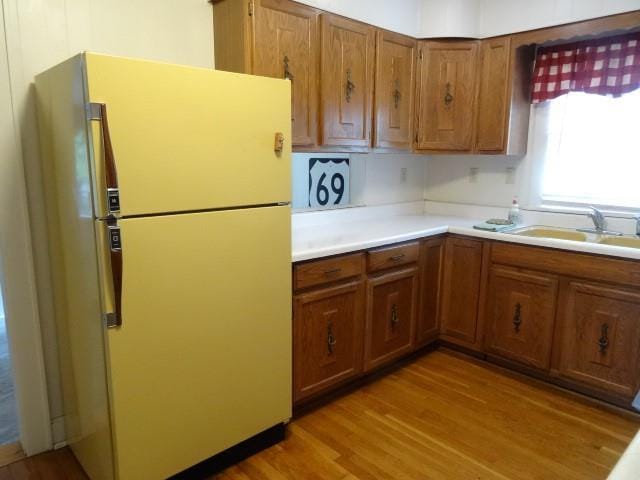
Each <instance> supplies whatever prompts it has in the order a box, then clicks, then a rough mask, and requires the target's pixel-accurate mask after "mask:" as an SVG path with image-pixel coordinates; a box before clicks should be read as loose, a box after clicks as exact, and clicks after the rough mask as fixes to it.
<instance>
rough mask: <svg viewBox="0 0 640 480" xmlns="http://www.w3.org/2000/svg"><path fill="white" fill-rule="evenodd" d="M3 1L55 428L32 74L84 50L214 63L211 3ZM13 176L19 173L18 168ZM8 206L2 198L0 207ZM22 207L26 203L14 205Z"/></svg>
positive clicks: (56, 395) (56, 401) (1, 148)
mask: <svg viewBox="0 0 640 480" xmlns="http://www.w3.org/2000/svg"><path fill="white" fill-rule="evenodd" d="M2 6H3V8H4V12H5V15H6V17H5V23H6V27H7V32H6V34H7V44H8V59H9V70H10V74H11V89H12V102H13V105H12V108H13V113H14V116H15V118H16V120H17V126H18V130H19V132H18V133H19V135H20V140H21V146H22V151H23V158H24V170H25V173H26V178H27V183H28V185H29V189H28V201H29V211H30V216H31V230H32V237H33V243H34V249H33V251H34V252H33V253H34V257H35V268H36V272H37V287H38V293H39V306H40V324H41V328H42V335H43V338H44V354H45V362H46V367H47V381H48V386H49V394H50V398H49V401H50V406H51V414H52V417H53V420H54V425H55V426H57V425H59V424H60V423H61V422H57V421H56V417H58V416H59V415H60V414H61V412H62V405H61V395H60V389H59V382H58V379H59V374H58V361H57V350H56V342H55V325H54V320H53V316H52V315H53V309H52V299H51V296H50V291H51V288H50V287H49V283H48V282H49V265H48V256H47V242H46V234H45V219H44V209H43V198H42V192H41V188H40V185H41V175H40V168H39V154H38V148H39V147H38V141H37V123H36V114H35V108H34V102H33V92H32V82H33V77H34V75H35V74H37V73H39V72H41V71H43V70H45V69H47V68H48V67H51V66H53V65H55V64H56V63H58V62H60V61H62V60H64V59H66V58H68V57H70V56H72V55H74V54H76V53H78V52H80V51H83V50H92V51H96V52H101V53H109V54H114V55H123V56H131V57H141V58H148V59H154V60H159V61H166V62H172V63H180V64H186V65H193V66H200V67H213V22H212V17H211V6H210V5H209V3H207V2H206V1H205V0H29V1H25V0H2ZM10 109H11V106H10V103H6V104H5V103H3V106H2V111H3V113H4V112H7V111H9V110H10ZM3 130H4V129H3ZM8 141H9V140H8V139H6V138H5V137H2V138H0V152H2V159H3V160H4V158H5V156H4V152H5V151H6V149H8V148H10V146H9V145H8V144H7V142H8ZM15 167H16V168H20V170H22V164H21V162H16V165H15ZM19 174H20V177H21V178H24V177H22V172H20V173H19ZM7 205H9V204H7V203H4V202H3V206H7ZM23 206H25V204H24V203H22V204H19V205H16V206H15V207H14V208H16V209H19V208H22V207H23ZM3 226H4V224H3ZM26 245H29V244H28V242H27V243H26ZM7 300H8V299H7ZM7 303H8V301H7ZM7 307H9V305H7ZM61 436H62V432H60V431H57V430H55V431H54V442H55V441H59V440H62V438H61Z"/></svg>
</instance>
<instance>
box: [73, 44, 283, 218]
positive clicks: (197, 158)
mask: <svg viewBox="0 0 640 480" xmlns="http://www.w3.org/2000/svg"><path fill="white" fill-rule="evenodd" d="M84 56H85V68H86V87H85V88H86V96H87V97H88V98H87V101H88V102H90V103H97V104H105V105H106V110H107V112H108V126H109V131H110V137H111V144H112V147H113V156H114V159H115V165H116V169H117V177H118V186H119V193H120V213H121V215H123V216H129V215H146V214H154V213H169V212H184V211H197V210H208V209H214V208H226V207H233V206H252V205H265V204H274V203H278V202H288V201H290V199H291V179H290V175H291V173H290V169H291V163H290V155H291V85H290V82H289V81H286V80H278V79H273V78H265V77H257V76H250V75H240V74H236V73H228V72H221V71H216V70H209V69H203V68H191V67H182V66H176V65H169V64H163V63H155V62H148V61H140V60H131V59H125V58H119V57H111V56H106V55H97V54H92V53H86V54H84ZM100 127H101V125H100V122H99V121H91V122H90V129H91V133H92V134H91V135H90V137H91V139H92V143H93V149H92V152H93V162H92V164H93V166H94V167H93V176H94V184H95V187H96V188H94V199H95V201H94V204H95V215H96V216H97V217H104V216H105V215H106V207H105V196H106V193H105V191H106V185H105V180H104V176H105V175H104V151H103V144H102V139H101V134H100ZM277 133H283V134H284V148H283V151H282V152H281V153H276V152H275V151H274V142H275V138H276V134H277Z"/></svg>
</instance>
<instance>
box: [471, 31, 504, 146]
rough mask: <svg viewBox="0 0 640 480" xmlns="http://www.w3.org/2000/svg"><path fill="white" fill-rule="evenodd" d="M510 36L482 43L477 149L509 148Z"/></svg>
mask: <svg viewBox="0 0 640 480" xmlns="http://www.w3.org/2000/svg"><path fill="white" fill-rule="evenodd" d="M510 47H511V42H510V38H509V37H502V38H495V39H490V40H483V42H482V55H481V67H480V68H481V72H480V80H479V82H480V85H479V93H478V124H477V128H476V131H477V134H476V150H477V151H479V152H497V153H499V152H502V151H504V149H505V147H506V145H505V143H506V133H507V128H508V127H507V117H508V114H509V79H510V78H509V71H510V70H509V69H510V61H509V59H510V55H511V49H510Z"/></svg>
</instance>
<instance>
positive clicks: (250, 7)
mask: <svg viewBox="0 0 640 480" xmlns="http://www.w3.org/2000/svg"><path fill="white" fill-rule="evenodd" d="M249 16H250V17H253V0H249Z"/></svg>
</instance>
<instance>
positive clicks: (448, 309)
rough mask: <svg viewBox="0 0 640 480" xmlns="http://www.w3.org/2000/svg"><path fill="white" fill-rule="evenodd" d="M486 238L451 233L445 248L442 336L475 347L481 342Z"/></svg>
mask: <svg viewBox="0 0 640 480" xmlns="http://www.w3.org/2000/svg"><path fill="white" fill-rule="evenodd" d="M482 252H483V242H482V241H480V240H470V239H466V238H458V237H449V238H448V239H447V242H446V248H445V267H444V280H443V298H442V316H441V318H440V321H441V325H440V331H441V333H442V337H443V338H444V339H446V340H451V341H453V342H455V343H460V344H462V345H465V346H469V347H472V348H473V347H475V346H476V344H477V342H478V335H477V326H478V303H479V299H480V282H481V279H482Z"/></svg>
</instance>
